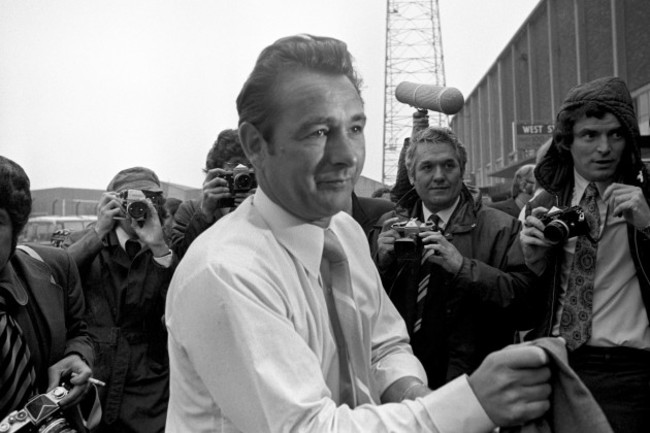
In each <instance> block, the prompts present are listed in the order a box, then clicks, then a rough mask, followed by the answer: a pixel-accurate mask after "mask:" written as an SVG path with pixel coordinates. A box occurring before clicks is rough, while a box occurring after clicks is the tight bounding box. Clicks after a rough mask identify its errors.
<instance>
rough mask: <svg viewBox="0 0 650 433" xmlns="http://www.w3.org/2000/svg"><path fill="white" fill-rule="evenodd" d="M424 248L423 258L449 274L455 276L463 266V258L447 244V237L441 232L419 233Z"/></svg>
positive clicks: (455, 249)
mask: <svg viewBox="0 0 650 433" xmlns="http://www.w3.org/2000/svg"><path fill="white" fill-rule="evenodd" d="M419 236H420V238H422V244H423V247H424V258H425V259H426V260H428V261H430V262H431V263H434V264H436V265H438V266H441V267H442V268H443V269H444V270H446V271H447V272H449V273H451V274H456V273H457V272H458V271H459V270H460V268H461V266H463V256H462V254H460V252H459V251H458V249H457V248H456V247H455V246H454V244H452V243H451V242H449V236H445V235H444V234H443V233H442V232H441V231H439V230H436V231H432V232H424V233H420V235H419Z"/></svg>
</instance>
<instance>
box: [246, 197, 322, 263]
mask: <svg viewBox="0 0 650 433" xmlns="http://www.w3.org/2000/svg"><path fill="white" fill-rule="evenodd" d="M253 206H254V207H256V208H257V210H258V211H259V213H260V215H261V216H262V218H263V219H264V221H266V223H267V224H268V226H269V228H270V229H271V233H273V237H274V238H275V239H276V240H277V241H278V242H279V243H280V244H281V245H282V246H283V247H284V248H286V249H287V251H288V252H289V254H291V255H292V256H293V257H294V258H295V260H297V261H299V262H300V263H302V265H303V266H304V267H305V268H306V269H307V271H308V272H310V273H312V274H313V275H318V274H319V273H320V263H321V259H322V256H323V244H324V242H325V234H324V228H323V227H319V226H317V225H316V224H312V223H309V222H307V221H304V220H302V219H300V218H298V217H296V216H295V215H293V214H291V213H289V212H287V211H286V210H285V209H284V208H282V207H281V206H279V205H278V204H276V203H275V202H273V201H272V200H271V199H270V198H269V197H268V196H267V195H266V194H265V193H264V191H263V190H262V188H261V187H259V186H258V187H257V191H256V192H255V195H254V196H253ZM330 223H331V222H330Z"/></svg>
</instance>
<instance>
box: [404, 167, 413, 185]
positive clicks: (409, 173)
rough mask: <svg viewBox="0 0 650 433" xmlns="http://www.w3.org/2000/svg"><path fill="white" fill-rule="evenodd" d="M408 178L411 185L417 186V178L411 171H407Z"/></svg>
mask: <svg viewBox="0 0 650 433" xmlns="http://www.w3.org/2000/svg"><path fill="white" fill-rule="evenodd" d="M406 176H408V178H409V182H410V183H411V185H413V184H415V176H413V175H412V174H411V172H410V171H409V170H406Z"/></svg>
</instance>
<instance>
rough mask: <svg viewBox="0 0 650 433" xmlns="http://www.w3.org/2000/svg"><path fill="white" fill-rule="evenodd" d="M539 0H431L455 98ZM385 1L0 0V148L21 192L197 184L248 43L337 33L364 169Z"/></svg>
mask: <svg viewBox="0 0 650 433" xmlns="http://www.w3.org/2000/svg"><path fill="white" fill-rule="evenodd" d="M538 2H539V0H491V1H484V0H439V11H440V21H441V31H442V44H443V52H444V60H445V71H446V82H447V85H448V86H453V87H456V88H458V89H459V90H460V91H461V92H462V93H463V94H464V95H465V96H467V95H468V94H469V93H470V92H471V91H472V90H473V89H474V88H475V87H476V85H477V84H478V81H479V80H480V79H481V78H482V77H483V76H484V75H485V73H486V72H487V71H488V69H489V68H490V66H491V65H492V64H493V63H494V62H495V60H496V58H497V56H498V55H499V54H500V53H501V51H502V50H503V49H504V48H505V46H506V45H507V43H508V42H509V41H510V39H511V38H512V37H513V36H514V34H515V33H516V31H517V30H518V29H519V28H520V26H521V25H522V23H523V22H524V21H525V19H526V18H527V17H528V15H529V14H530V13H531V12H532V10H533V9H534V7H535V6H536V5H537V4H538ZM385 27H386V1H385V0H327V1H323V0H321V1H315V0H276V1H270V0H231V1H225V0H93V1H88V0H57V1H50V0H0V155H3V156H5V157H8V158H10V159H13V160H14V161H16V162H17V163H19V164H20V165H21V166H22V167H23V168H24V169H25V171H26V172H27V174H28V175H29V177H30V179H31V182H32V189H42V188H55V187H70V188H96V189H105V187H106V185H107V184H108V182H109V181H110V179H111V178H112V177H113V176H114V175H115V173H117V172H118V171H119V170H121V169H123V168H127V167H132V166H146V167H149V168H151V169H153V170H154V171H155V172H156V173H157V174H158V176H159V177H160V179H161V180H162V181H167V182H173V183H177V184H181V185H186V186H192V187H197V188H199V187H200V186H201V183H202V181H203V173H202V171H201V169H202V167H203V166H204V165H205V157H206V155H207V152H208V150H209V149H210V147H211V146H212V143H213V142H214V140H215V139H216V137H217V135H218V133H219V132H220V131H221V130H223V129H226V128H234V127H236V126H237V112H236V107H235V99H236V97H237V94H238V93H239V90H240V89H241V86H242V84H243V83H244V81H245V80H246V78H247V76H248V74H249V73H250V71H251V70H252V68H253V65H254V63H255V59H256V58H257V55H258V54H259V53H260V51H261V50H262V49H263V48H264V47H266V46H268V45H270V44H271V43H273V42H274V41H275V40H276V39H279V38H281V37H284V36H288V35H292V34H296V33H311V34H315V35H322V36H331V37H335V38H338V39H341V40H343V41H345V42H346V43H347V44H348V48H349V50H350V52H351V53H352V55H353V56H354V57H355V59H356V65H357V69H358V71H359V73H360V75H361V76H362V78H363V80H364V88H363V89H362V93H363V98H364V101H365V104H366V115H367V117H368V122H367V125H366V133H365V135H366V163H365V166H364V171H363V173H362V174H363V175H364V176H366V177H369V178H371V179H375V180H380V178H381V165H382V144H381V142H382V139H383V124H382V122H383V110H384V67H385V66H384V59H385V36H386V30H385Z"/></svg>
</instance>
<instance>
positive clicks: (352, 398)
mask: <svg viewBox="0 0 650 433" xmlns="http://www.w3.org/2000/svg"><path fill="white" fill-rule="evenodd" d="M321 276H322V278H323V286H324V287H323V288H324V289H325V299H326V301H327V309H328V312H329V316H330V321H331V323H332V330H333V332H334V337H335V340H336V345H337V349H338V355H339V369H340V372H341V375H340V376H341V383H340V394H341V395H340V402H341V403H342V404H343V403H347V404H348V405H349V406H350V407H352V408H354V407H356V406H359V405H361V404H364V403H373V398H372V394H371V392H370V388H369V384H370V353H369V350H365V349H366V346H367V345H366V344H364V343H363V338H362V326H361V317H360V312H359V310H358V309H357V304H356V302H355V299H354V295H353V293H352V283H351V279H350V268H349V264H348V259H347V257H346V255H345V252H344V251H343V247H342V246H341V243H340V242H339V240H338V238H337V237H336V234H335V233H334V232H333V231H332V230H330V229H326V230H325V244H324V248H323V259H322V261H321Z"/></svg>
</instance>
